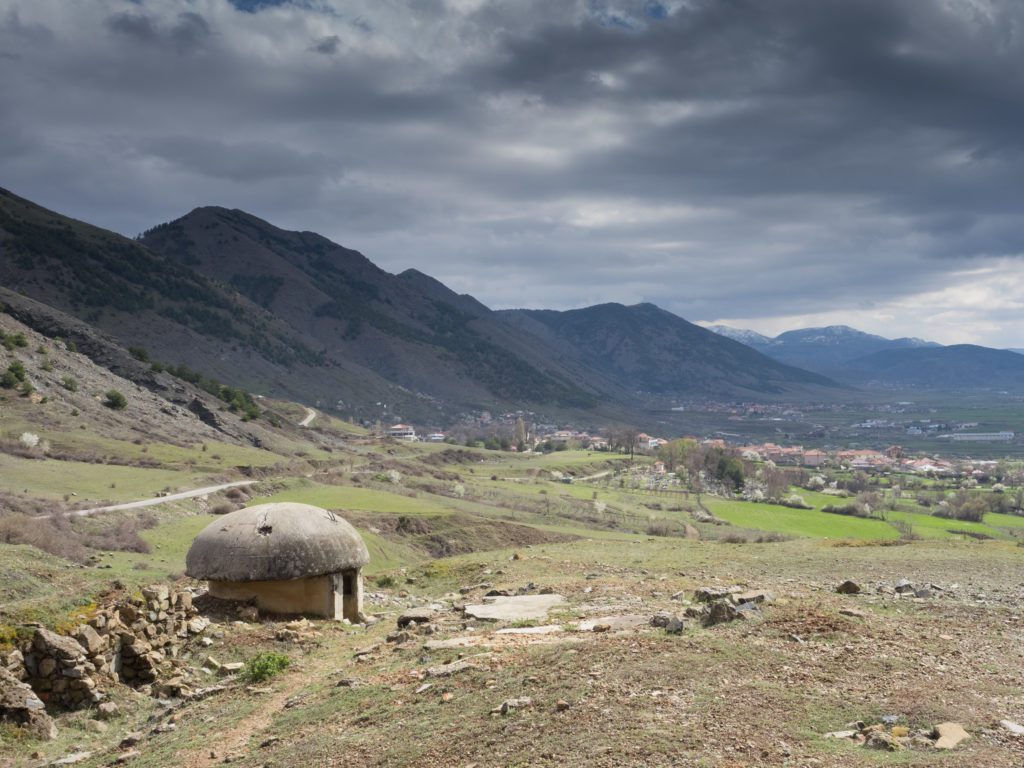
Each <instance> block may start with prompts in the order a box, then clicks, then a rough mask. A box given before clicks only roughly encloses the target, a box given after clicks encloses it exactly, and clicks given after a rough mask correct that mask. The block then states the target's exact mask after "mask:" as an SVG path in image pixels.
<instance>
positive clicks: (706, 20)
mask: <svg viewBox="0 0 1024 768" xmlns="http://www.w3.org/2000/svg"><path fill="white" fill-rule="evenodd" d="M1022 32H1024V7H1022V6H1021V5H1020V4H1019V3H1015V2H1010V1H1009V0H1005V1H1003V0H958V1H957V2H953V1H952V0H920V2H905V3H893V2H891V1H890V0H775V1H774V2H771V3H766V2H762V1H760V0H661V1H660V2H654V1H653V0H578V1H577V0H564V1H562V2H554V1H552V0H521V1H519V2H499V1H497V0H417V1H416V2H398V0H394V1H389V0H345V2H341V0H317V1H316V2H310V1H308V0H294V1H293V2H288V1H286V0H274V1H271V0H232V2H228V0H160V1H159V2H157V0H136V1H135V2H129V1H128V0H95V2H92V3H88V4H73V5H68V4H67V3H65V2H63V1H62V0H0V55H2V56H3V57H4V61H5V67H7V69H8V70H10V72H9V73H8V72H5V75H9V76H5V77H4V78H0V138H2V139H3V142H2V143H0V183H3V184H4V185H10V186H11V187H12V188H13V189H14V190H15V191H16V192H21V193H22V194H25V195H27V196H29V197H34V198H37V199H39V200H40V202H43V203H48V204H51V205H54V206H55V207H60V208H61V209H62V210H65V211H67V212H68V213H71V214H77V215H82V216H88V217H89V218H91V219H92V220H94V221H96V222H97V223H100V224H104V225H106V226H110V227H112V228H115V229H119V230H121V231H125V232H127V233H134V232H137V231H139V229H142V228H145V227H148V226H151V225H152V224H153V223H156V222H158V221H161V220H166V219H169V218H172V217H173V216H176V215H180V214H181V213H183V212H184V211H187V210H188V209H190V208H191V207H193V206H195V205H199V204H204V203H216V204H222V205H227V206H231V207H240V208H245V209H249V210H252V212H253V213H256V214H257V215H260V216H262V217H264V218H267V219H269V220H271V221H272V222H275V223H278V224H280V225H284V226H291V227H295V228H302V229H313V230H318V231H322V232H323V233H324V234H326V235H328V236H330V237H332V238H334V239H336V240H338V241H340V242H343V243H345V244H346V245H350V246H353V247H359V248H361V249H362V250H364V251H365V252H366V253H367V255H368V256H370V257H371V258H372V259H374V260H375V261H377V262H379V263H381V264H382V265H383V266H385V267H387V268H390V269H394V270H400V269H404V268H406V267H409V266H415V267H417V268H419V269H421V270H423V271H425V272H428V273H430V274H433V275H435V276H437V277H439V278H441V279H443V280H445V281H447V282H449V283H450V284H452V285H453V287H456V288H457V289H459V290H464V291H469V292H472V293H474V294H475V295H477V296H478V297H479V298H481V299H482V300H484V301H485V302H488V303H490V304H492V305H498V306H511V305H529V306H552V307H569V306H579V305H583V304H586V303H592V302H598V301H610V300H619V301H625V302H633V301H642V300H650V301H655V302H657V303H659V304H662V305H664V306H666V307H667V308H669V309H671V310H673V311H676V312H679V313H680V314H682V315H684V316H686V317H689V318H691V319H703V320H714V319H720V318H726V319H730V318H731V319H737V320H742V321H750V322H752V323H755V324H756V323H759V322H763V323H764V324H767V325H770V324H772V323H781V322H784V321H788V320H787V319H789V318H797V319H800V320H802V319H805V318H806V319H809V321H815V320H816V319H819V318H820V319H830V320H832V319H842V320H844V321H845V322H849V323H850V324H854V325H866V326H868V330H875V331H881V332H886V331H891V330H892V328H893V326H894V325H898V324H900V323H911V324H913V323H917V325H916V326H914V327H907V328H899V333H907V334H912V335H918V336H929V335H931V336H941V337H943V338H948V339H950V340H966V337H970V338H973V339H975V340H990V341H991V342H992V343H998V340H999V339H1003V340H1004V343H1006V344H1007V345H1013V346H1024V342H1020V343H1015V342H1013V339H1011V337H1013V336H1014V334H1018V333H1019V334H1024V325H1021V322H1024V321H1016V323H1017V324H1016V325H1015V324H1014V322H1015V321H1013V320H1008V319H1007V318H1013V317H1014V311H1015V309H1017V307H1016V305H1013V304H1012V303H1011V304H1010V305H1007V304H1005V302H1004V301H1003V300H1002V298H1000V294H999V292H998V290H997V289H995V288H993V287H992V286H994V285H996V282H995V281H999V280H1002V281H1004V283H1005V284H1006V285H1017V282H1015V281H1017V279H1018V278H1019V277H1021V266H1020V264H1021V262H1020V260H1019V257H1020V255H1021V254H1022V253H1024V217H1022V216H1021V214H1020V213H1019V200H1020V199H1021V196H1022V193H1024V99H1021V98H1020V93H1021V92H1022V90H1024V36H1022ZM343 169H344V172H342V170H343ZM510 265H514V269H513V268H510ZM1020 282H1024V278H1021V281H1020ZM915 297H917V298H915ZM928 302H932V303H935V302H938V303H939V304H943V306H945V305H948V306H947V307H946V308H945V309H943V307H942V306H935V307H930V305H928ZM972 302H973V303H972ZM1020 309H1022V310H1024V306H1022V307H1020ZM844 312H846V313H848V314H847V315H842V313H844ZM837 313H839V315H840V317H837ZM1019 316H1021V317H1024V311H1022V312H1020V313H1019ZM795 321H796V320H794V322H795ZM872 323H874V326H873V327H872V325H871V324H872ZM767 325H766V327H767ZM958 334H959V335H960V336H964V337H965V338H959V337H958V336H957V335H958Z"/></svg>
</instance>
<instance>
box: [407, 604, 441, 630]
mask: <svg viewBox="0 0 1024 768" xmlns="http://www.w3.org/2000/svg"><path fill="white" fill-rule="evenodd" d="M436 617H437V611H435V610H434V609H433V608H429V607H428V608H409V609H408V610H405V611H403V612H402V613H401V614H400V615H399V616H398V628H399V629H405V628H406V627H408V626H409V625H410V624H427V623H429V622H431V621H433V620H434V619H435V618H436Z"/></svg>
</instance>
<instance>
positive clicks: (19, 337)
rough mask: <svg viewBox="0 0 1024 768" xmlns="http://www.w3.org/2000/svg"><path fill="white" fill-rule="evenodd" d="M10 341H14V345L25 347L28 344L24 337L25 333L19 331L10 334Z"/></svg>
mask: <svg viewBox="0 0 1024 768" xmlns="http://www.w3.org/2000/svg"><path fill="white" fill-rule="evenodd" d="M11 341H12V342H13V343H14V346H16V347H27V346H28V339H26V338H25V334H24V333H21V332H20V331H19V332H18V333H16V334H14V335H13V336H11Z"/></svg>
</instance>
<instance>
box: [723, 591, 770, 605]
mask: <svg viewBox="0 0 1024 768" xmlns="http://www.w3.org/2000/svg"><path fill="white" fill-rule="evenodd" d="M731 599H732V601H733V602H734V603H736V604H737V605H743V604H745V603H753V604H754V605H770V604H771V603H774V602H775V595H773V594H772V593H771V592H768V591H767V590H764V589H751V590H748V591H746V592H737V593H735V594H733V595H732V596H731Z"/></svg>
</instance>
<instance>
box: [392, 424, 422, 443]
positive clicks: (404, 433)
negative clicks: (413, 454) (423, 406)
mask: <svg viewBox="0 0 1024 768" xmlns="http://www.w3.org/2000/svg"><path fill="white" fill-rule="evenodd" d="M388 436H389V437H393V438H395V439H396V440H408V441H409V442H415V441H416V439H417V438H416V430H415V429H413V428H412V427H410V426H409V425H408V424H395V425H394V426H393V427H388Z"/></svg>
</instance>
